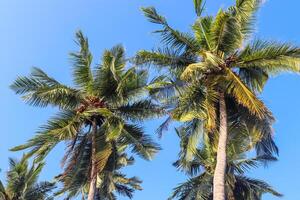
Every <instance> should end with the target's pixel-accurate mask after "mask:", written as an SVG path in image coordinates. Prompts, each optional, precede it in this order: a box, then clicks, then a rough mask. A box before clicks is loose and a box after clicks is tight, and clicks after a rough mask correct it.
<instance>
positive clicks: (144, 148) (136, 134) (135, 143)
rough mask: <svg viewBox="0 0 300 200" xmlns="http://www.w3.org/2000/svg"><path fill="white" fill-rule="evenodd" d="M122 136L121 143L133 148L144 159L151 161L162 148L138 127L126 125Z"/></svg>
mask: <svg viewBox="0 0 300 200" xmlns="http://www.w3.org/2000/svg"><path fill="white" fill-rule="evenodd" d="M122 135H123V137H122V138H121V140H120V142H121V143H122V144H126V145H129V146H131V147H132V151H133V152H134V153H136V154H138V155H139V156H141V157H142V158H144V159H147V160H151V159H152V158H153V156H154V155H155V154H156V153H157V152H158V151H159V150H160V146H159V145H158V144H157V143H155V142H153V141H152V139H151V138H150V137H149V136H148V135H145V134H144V132H143V130H142V129H141V128H140V127H138V126H136V125H131V124H125V125H124V128H123V134H122Z"/></svg>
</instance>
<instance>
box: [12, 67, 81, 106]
mask: <svg viewBox="0 0 300 200" xmlns="http://www.w3.org/2000/svg"><path fill="white" fill-rule="evenodd" d="M10 87H11V89H13V90H14V91H15V92H16V94H21V95H23V96H22V97H23V100H24V101H25V102H26V103H28V104H30V105H33V106H41V107H45V106H48V105H49V104H50V105H53V106H59V107H60V108H74V107H76V106H77V105H78V104H79V102H80V100H81V94H80V92H79V91H78V90H76V89H73V88H70V87H68V86H65V85H63V84H61V83H59V82H58V81H56V80H55V79H53V78H51V77H49V76H48V75H47V74H46V73H45V72H44V71H42V70H41V69H39V68H33V70H32V73H31V74H30V76H28V77H18V78H17V79H16V80H15V82H14V83H13V84H12V85H11V86H10Z"/></svg>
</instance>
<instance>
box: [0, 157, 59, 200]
mask: <svg viewBox="0 0 300 200" xmlns="http://www.w3.org/2000/svg"><path fill="white" fill-rule="evenodd" d="M26 159H27V157H26V156H23V158H22V159H21V160H20V161H18V160H15V159H9V165H10V166H9V168H10V169H9V171H8V172H7V185H6V187H5V186H4V184H3V183H2V182H1V181H0V199H1V200H18V199H22V200H32V199H36V200H50V199H52V198H51V196H50V195H49V194H50V193H51V191H52V190H53V189H54V188H55V185H54V183H50V182H38V181H37V180H38V177H39V174H40V172H41V170H42V167H43V166H44V163H34V164H33V165H32V166H31V167H30V166H29V165H28V161H27V160H26Z"/></svg>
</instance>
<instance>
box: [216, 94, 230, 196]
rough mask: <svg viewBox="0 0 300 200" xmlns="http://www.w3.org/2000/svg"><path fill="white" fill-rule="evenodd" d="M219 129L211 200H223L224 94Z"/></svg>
mask: <svg viewBox="0 0 300 200" xmlns="http://www.w3.org/2000/svg"><path fill="white" fill-rule="evenodd" d="M219 109H220V127H219V142H218V151H217V164H216V168H215V172H214V182H213V184H214V185H213V199H214V200H225V199H226V196H225V173H226V163H227V162H226V159H227V158H226V146H227V110H226V102H225V97H224V93H220V108H219Z"/></svg>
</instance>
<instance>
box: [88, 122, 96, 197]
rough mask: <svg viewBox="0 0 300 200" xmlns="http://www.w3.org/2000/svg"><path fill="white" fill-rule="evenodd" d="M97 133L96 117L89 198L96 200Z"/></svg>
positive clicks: (93, 123)
mask: <svg viewBox="0 0 300 200" xmlns="http://www.w3.org/2000/svg"><path fill="white" fill-rule="evenodd" d="M96 134H97V121H96V118H95V119H94V120H93V122H92V166H91V167H92V169H91V174H90V188H89V194H88V200H94V198H95V194H96V184H97V166H96V165H97V163H96V159H95V156H96Z"/></svg>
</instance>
